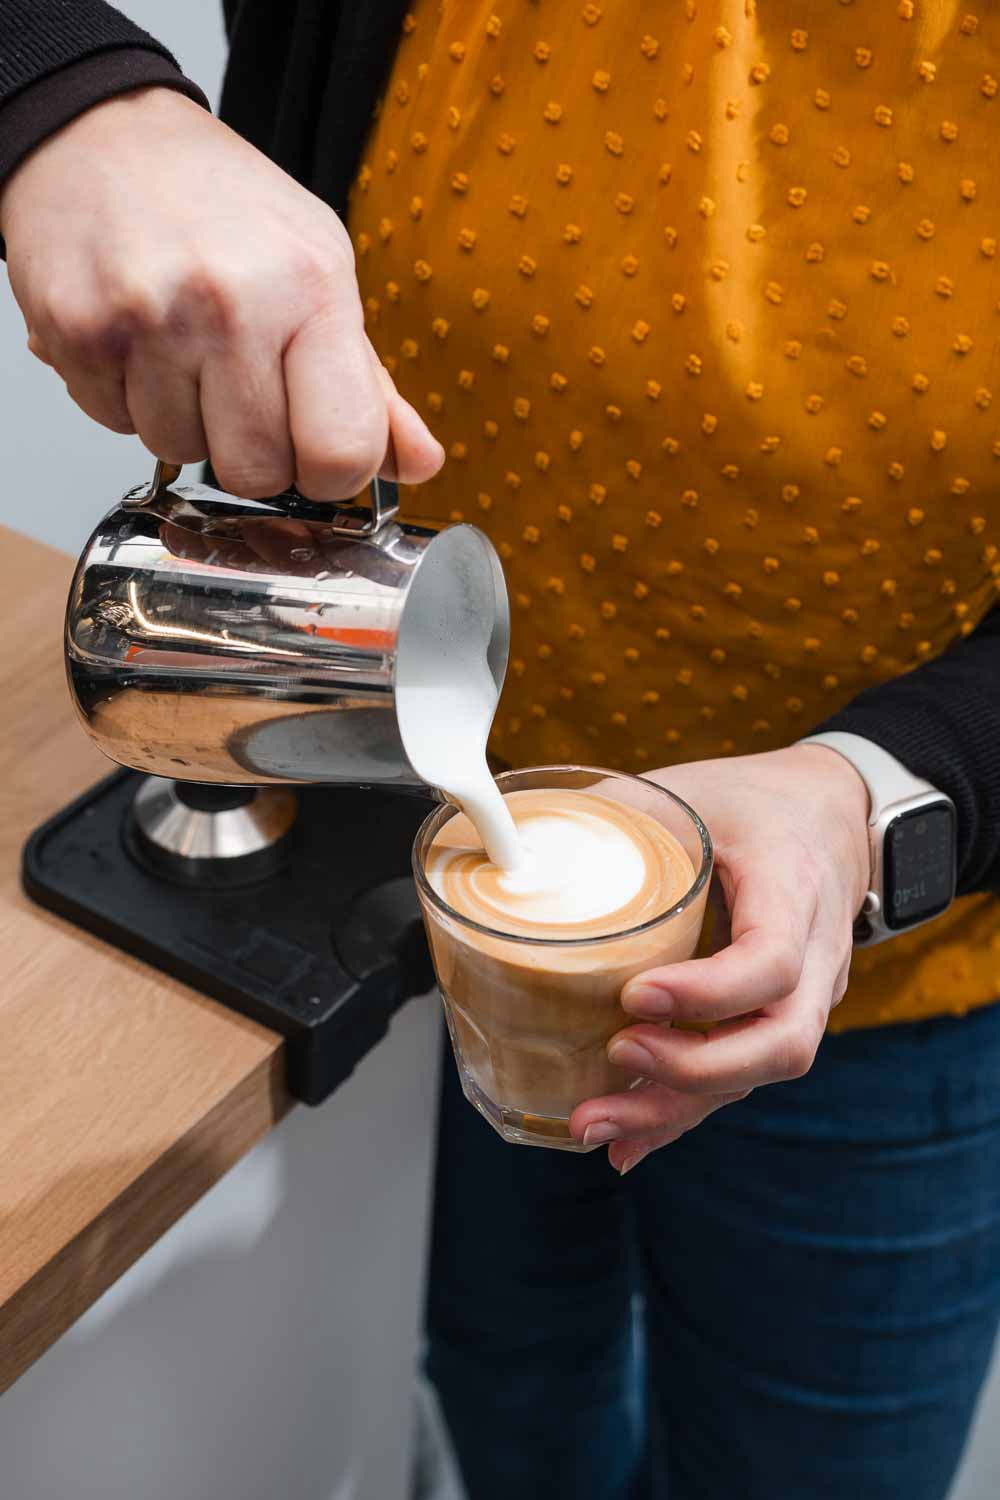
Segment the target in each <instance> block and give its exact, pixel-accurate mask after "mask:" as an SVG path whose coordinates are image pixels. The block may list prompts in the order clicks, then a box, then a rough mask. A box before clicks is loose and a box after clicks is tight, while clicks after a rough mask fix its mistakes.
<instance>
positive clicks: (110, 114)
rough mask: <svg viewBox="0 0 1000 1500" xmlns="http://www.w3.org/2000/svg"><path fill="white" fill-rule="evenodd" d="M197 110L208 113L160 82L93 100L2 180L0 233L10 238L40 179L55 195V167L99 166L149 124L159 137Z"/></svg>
mask: <svg viewBox="0 0 1000 1500" xmlns="http://www.w3.org/2000/svg"><path fill="white" fill-rule="evenodd" d="M192 111H195V112H196V114H197V115H200V116H201V117H202V118H204V117H205V116H206V114H207V111H206V109H205V108H203V106H202V105H200V104H197V103H196V102H195V101H194V99H192V98H190V97H189V96H188V95H186V94H184V93H182V92H180V91H179V90H178V89H174V88H171V87H169V86H168V85H166V84H159V83H157V84H150V85H147V86H142V87H138V88H131V89H128V90H127V91H126V92H124V93H116V94H112V95H111V96H110V97H108V98H104V99H99V100H97V101H96V102H95V103H93V104H89V105H88V106H87V107H86V108H84V109H82V110H80V112H79V113H76V114H74V115H73V116H72V118H70V119H69V120H67V121H66V122H65V123H64V124H62V125H59V126H58V127H57V128H56V129H54V130H52V131H51V132H50V133H49V134H48V135H46V136H45V137H44V139H42V140H40V141H38V143H37V144H36V145H35V146H34V147H33V148H32V149H31V150H29V151H28V153H27V155H26V156H24V157H23V158H22V159H21V160H20V161H19V162H18V164H17V165H16V166H15V167H14V169H13V171H11V172H10V174H9V175H8V176H7V177H6V178H4V179H3V180H0V235H2V236H4V237H5V238H9V237H10V234H11V231H12V226H13V224H14V220H15V218H16V217H17V216H18V215H19V214H20V213H21V211H22V207H23V205H26V204H29V203H30V200H31V197H32V193H33V191H34V190H35V185H36V183H38V182H39V181H41V182H42V183H43V186H42V187H41V189H40V196H42V197H44V198H46V199H48V198H51V196H52V188H53V183H52V181H51V180H50V179H49V178H48V176H47V173H48V171H49V169H50V168H51V169H52V170H53V171H54V172H60V171H62V172H71V173H73V174H76V173H77V172H79V171H86V170H87V168H88V166H90V167H91V168H96V169H98V170H100V169H101V168H102V167H103V166H104V165H105V163H106V161H107V160H108V159H109V157H110V158H113V156H114V155H115V154H116V152H117V151H120V150H121V149H122V148H123V146H124V145H125V144H126V143H127V145H128V146H129V148H131V147H132V146H133V145H134V143H135V141H136V139H137V138H140V139H141V135H142V131H143V127H144V122H148V125H149V130H150V132H151V133H155V138H156V139H157V140H158V141H159V140H162V138H163V134H164V132H165V130H168V129H169V128H170V125H171V123H172V122H176V121H180V122H189V121H190V120H191V119H192V114H191V112H192ZM208 118H209V119H211V118H212V117H211V115H208Z"/></svg>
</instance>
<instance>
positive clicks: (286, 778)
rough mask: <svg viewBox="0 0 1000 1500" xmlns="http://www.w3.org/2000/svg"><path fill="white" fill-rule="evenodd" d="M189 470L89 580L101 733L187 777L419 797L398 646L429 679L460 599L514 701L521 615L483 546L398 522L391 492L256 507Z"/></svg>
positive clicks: (76, 684)
mask: <svg viewBox="0 0 1000 1500" xmlns="http://www.w3.org/2000/svg"><path fill="white" fill-rule="evenodd" d="M179 473H180V471H179V470H178V469H176V468H174V467H172V466H169V465H166V464H162V463H161V464H158V465H157V468H156V474H155V476H154V480H153V483H152V484H151V485H149V486H141V487H139V489H137V490H133V491H130V492H129V493H128V494H127V495H126V496H125V498H124V499H123V500H122V501H121V502H120V504H118V505H117V506H116V507H115V508H114V510H112V511H111V512H110V513H109V514H108V515H107V516H106V517H105V518H104V520H103V521H102V522H101V523H100V525H99V526H98V527H97V529H96V531H95V532H94V534H93V536H92V537H91V539H90V541H89V543H88V544H87V547H86V549H85V550H84V553H83V556H82V557H81V559H80V562H79V564H78V566H77V569H76V573H75V575H74V578H73V584H72V588H71V591H70V597H69V605H68V609H67V616H66V658H67V666H68V673H69V683H70V691H71V693H72V695H73V700H74V703H75V705H76V708H77V710H78V712H79V715H80V718H81V719H82V721H83V725H84V728H85V729H86V730H87V733H88V734H89V735H90V736H91V738H92V739H93V740H94V741H95V742H96V744H97V745H98V746H99V747H100V749H101V750H103V751H104V753H105V754H106V755H108V756H110V757H111V759H112V760H115V761H118V762H119V763H120V764H122V765H124V766H131V767H133V768H134V769H136V770H139V771H146V772H151V773H154V774H155V775H158V776H167V777H171V778H173V779H174V780H180V781H185V780H186V781H197V782H222V783H228V784H235V785H242V786H247V785H256V784H261V783H264V784H273V783H295V782H351V783H354V784H357V785H387V786H401V787H402V786H415V785H418V784H419V777H418V776H417V774H416V772H415V770H414V769H413V767H412V765H411V764H410V762H409V760H408V759H407V755H406V751H405V749H404V745H403V741H402V738H401V735H400V730H399V725H398V722H397V717H396V713H395V694H396V688H397V672H398V664H399V659H400V646H401V643H405V642H410V643H411V644H410V645H409V648H408V649H409V653H410V655H409V660H410V661H411V662H415V663H416V665H417V667H418V668H419V669H421V670H423V669H426V670H427V671H433V670H434V665H433V662H431V661H428V660H426V658H428V657H429V656H430V655H431V654H433V652H434V650H435V640H437V639H439V638H440V637H441V632H442V631H443V630H446V629H447V621H448V611H447V604H448V601H449V597H451V596H453V594H454V591H456V590H458V591H461V595H462V600H463V607H468V606H469V604H470V601H471V603H472V606H473V607H474V609H475V611H476V616H477V618H479V619H483V620H485V622H486V624H485V629H486V642H487V645H486V651H487V660H488V665H489V671H490V674H491V675H492V678H493V680H494V682H495V683H496V685H497V689H498V690H499V688H500V686H501V684H502V681H503V676H504V672H505V670H506V664H507V652H508V645H509V635H510V620H509V607H508V601H507V590H506V586H505V584H504V579H503V572H502V569H501V567H500V561H499V558H498V557H497V555H496V552H495V551H494V549H493V547H492V545H491V544H490V542H489V541H488V540H487V538H486V537H485V536H484V535H483V534H482V533H481V532H480V531H478V530H477V529H476V528H475V527H473V526H464V525H456V526H448V527H445V528H444V529H443V530H440V531H434V530H429V529H426V528H423V527H417V526H411V525H404V524H402V523H400V522H399V521H398V520H397V519H396V515H397V510H398V500H397V496H396V487H395V485H392V484H389V483H386V482H385V481H380V480H375V481H373V483H372V486H371V490H372V505H371V508H370V509H368V508H360V507H358V506H356V505H353V504H352V505H349V506H343V505H339V504H338V505H319V504H313V503H311V502H308V501H303V500H301V499H299V498H298V497H296V496H291V495H285V496H280V497H278V498H277V499H275V500H273V501H266V502H258V501H252V500H241V499H238V498H236V497H234V496H232V495H227V494H225V493H223V492H222V491H220V490H217V489H212V488H210V487H209V486H207V485H203V484H190V483H181V482H179ZM414 643H415V644H414ZM411 670H412V668H411Z"/></svg>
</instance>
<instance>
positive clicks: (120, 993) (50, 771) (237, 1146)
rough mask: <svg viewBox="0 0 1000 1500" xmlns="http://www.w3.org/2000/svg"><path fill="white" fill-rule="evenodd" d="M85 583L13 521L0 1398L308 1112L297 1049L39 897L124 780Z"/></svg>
mask: <svg viewBox="0 0 1000 1500" xmlns="http://www.w3.org/2000/svg"><path fill="white" fill-rule="evenodd" d="M70 572H71V562H70V559H69V558H68V557H66V556H65V555H64V554H63V553H60V552H56V551H53V550H52V549H51V548H49V547H44V546H41V545H40V544H39V543H37V542H31V541H28V540H27V539H25V538H24V537H21V536H18V535H16V534H15V533H14V532H11V531H8V530H6V529H5V528H3V527H0V601H2V603H0V609H2V613H0V621H2V629H3V639H4V641H5V643H6V647H7V650H6V652H5V656H4V659H3V660H2V661H0V704H2V709H0V954H2V978H0V1392H2V1391H4V1390H5V1389H6V1388H7V1387H8V1386H9V1385H10V1384H11V1383H12V1382H13V1381H14V1380H16V1379H17V1377H18V1376H19V1375H21V1374H22V1373H23V1372H24V1370H26V1369H27V1367H28V1366H29V1365H30V1364H31V1363H32V1362H33V1361H34V1360H35V1359H37V1358H38V1356H39V1355H40V1354H42V1353H43V1352H44V1350H45V1349H47V1348H48V1347H49V1345H50V1344H51V1343H53V1342H54V1340H55V1339H57V1338H58V1337H59V1336H60V1334H62V1333H63V1332H65V1330H66V1329H67V1328H68V1327H69V1326H70V1324H71V1323H73V1322H74V1321H75V1319H76V1318H78V1317H79V1316H80V1314H81V1313H82V1312H83V1311H84V1310H85V1309H86V1308H88V1307H89V1306H90V1305H91V1303H92V1302H94V1301H95V1300H96V1299H97V1298H98V1297H99V1296H100V1295H101V1293H102V1292H103V1291H105V1289H106V1288H107V1287H109V1286H110V1285H111V1283H112V1282H114V1281H115V1280H117V1278H118V1277H119V1276H121V1274H122V1273H123V1272H124V1271H126V1270H127V1269H128V1267H129V1266H130V1265H132V1264H133V1262H134V1261H136V1260H137V1259H138V1258H139V1256H140V1255H142V1254H143V1253H144V1252H145V1251H146V1250H147V1249H148V1248H149V1246H150V1245H152V1244H153V1242H154V1241H155V1240H157V1239H158V1238H159V1236H160V1235H161V1234H162V1233H163V1232H164V1230H166V1229H168V1228H169V1227H170V1225H171V1224H173V1223H174V1222H175V1220H177V1219H178V1218H180V1216H181V1215H182V1214H183V1213H184V1212H185V1211H186V1210H187V1209H188V1208H189V1207H190V1206H191V1204H192V1203H194V1202H195V1201H196V1200H197V1199H198V1198H200V1197H201V1195H202V1193H204V1192H205V1191H206V1190H207V1189H208V1188H210V1187H211V1186H212V1184H213V1183H214V1182H216V1181H217V1180H218V1179H219V1178H220V1177H221V1176H222V1175H223V1173H225V1172H226V1171H227V1170H228V1169H229V1168H230V1167H231V1166H232V1165H233V1164H234V1162H236V1161H237V1160H238V1159H239V1158H240V1157H241V1156H242V1155H243V1154H244V1153H245V1152H246V1151H247V1150H248V1149H249V1147H250V1146H252V1145H253V1144H254V1142H255V1141H257V1140H258V1139H259V1138H260V1137H261V1136H263V1135H264V1134H266V1132H267V1131H268V1130H269V1129H270V1127H271V1126H272V1125H273V1124H275V1122H276V1121H277V1120H279V1119H280V1118H281V1116H282V1115H283V1114H284V1113H285V1112H286V1111H287V1109H288V1108H289V1105H290V1100H289V1098H288V1095H287V1093H286V1091H285V1086H284V1050H283V1047H282V1043H281V1039H280V1037H278V1036H277V1035H275V1034H274V1033H273V1032H270V1031H267V1030H265V1029H264V1028H263V1027H261V1026H257V1025H255V1024H254V1023H253V1022H252V1021H248V1020H245V1019H243V1018H242V1017H241V1016H237V1015H236V1014H235V1013H234V1012H231V1011H227V1010H225V1009H224V1008H223V1007H222V1006H219V1005H216V1004H214V1003H213V1002H212V1001H210V1000H206V999H204V998H203V997H201V996H199V995H197V994H195V993H194V992H193V991H191V990H189V989H186V988H185V987H184V986H183V985H181V984H178V983H176V982H175V981H173V980H171V979H168V978H166V977H164V976H163V975H161V974H158V973H157V972H156V971H155V970H153V969H150V968H147V967H146V966H145V965H144V964H141V963H140V962H139V961H138V960H136V959H132V958H129V957H127V956H126V955H125V954H122V953H118V952H117V951H115V950H114V949H112V948H110V947H107V946H106V945H105V944H103V943H101V942H99V941H97V939H95V938H92V937H90V936H88V935H87V934H85V933H83V932H81V931H80V930H78V929H77V928H75V927H72V926H70V925H69V924H68V923H65V922H63V921H61V920H60V919H59V918H57V917H54V916H52V915H50V914H49V913H47V912H44V911H42V910H41V909H40V908H39V907H36V906H34V905H33V904H32V903H31V902H30V901H29V900H28V898H27V897H26V896H25V895H24V893H23V891H22V890H21V886H20V875H19V869H20V854H21V846H22V844H23V843H24V840H25V839H26V837H27V836H28V834H29V833H30V832H31V830H32V829H33V828H34V827H35V826H36V825H37V824H38V823H40V822H42V821H43V820H44V819H45V818H46V817H48V816H49V814H50V813H53V812H55V811H56V810H57V809H58V808H60V807H62V806H63V805H64V804H65V803H67V802H69V801H70V800H71V799H72V798H73V797H75V796H76V795H77V794H78V793H79V792H81V791H82V790H83V789H84V788H85V787H87V786H88V785H89V784H90V783H92V782H94V781H97V780H99V779H100V778H101V777H102V776H104V775H106V774H107V773H108V771H109V769H110V765H109V762H108V761H106V760H105V759H104V757H103V756H102V755H100V754H99V752H98V751H97V750H95V749H94V748H93V747H92V746H91V744H90V743H89V741H88V740H87V738H86V736H85V735H84V733H83V731H82V730H81V729H80V728H79V726H78V725H77V723H76V720H75V718H74V715H73V711H72V708H71V706H70V702H69V695H68V693H67V690H66V683H65V678H64V672H63V658H62V622H63V609H64V604H65V599H66V592H67V589H68V586H69V579H70Z"/></svg>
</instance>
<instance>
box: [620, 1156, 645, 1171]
mask: <svg viewBox="0 0 1000 1500" xmlns="http://www.w3.org/2000/svg"><path fill="white" fill-rule="evenodd" d="M645 1155H646V1152H645V1151H633V1152H632V1155H631V1156H626V1158H625V1160H624V1161H623V1162H622V1164H621V1166H620V1167H619V1168H618V1175H619V1176H620V1177H624V1176H625V1173H626V1172H631V1170H632V1168H633V1167H637V1166H638V1165H639V1163H640V1162H641V1161H642V1159H643V1157H644V1156H645Z"/></svg>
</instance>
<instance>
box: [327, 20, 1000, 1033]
mask: <svg viewBox="0 0 1000 1500" xmlns="http://www.w3.org/2000/svg"><path fill="white" fill-rule="evenodd" d="M967 5H968V0H964V3H954V0H846V3H845V0H792V3H786V4H782V5H780V6H778V5H773V4H769V3H760V4H757V5H755V4H754V3H753V0H687V3H678V4H677V5H671V6H666V7H665V6H663V5H662V4H658V3H653V0H637V3H634V4H631V5H628V6H615V5H611V4H605V5H601V4H596V3H595V4H580V3H578V0H564V3H556V0H546V3H531V0H446V3H444V4H441V3H439V0H422V3H417V4H416V5H414V7H413V8H412V10H411V12H410V13H409V14H408V15H407V17H406V19H405V21H404V24H403V34H402V37H401V40H400V45H399V49H398V53H397V57H396V62H395V65H394V70H393V73H392V76H391V78H390V81H389V84H388V87H387V89H386V92H385V96H384V99H383V101H382V106H381V109H380V113H379V117H378V119H377V121H376V124H375V126H374V129H373V131H372V134H371V137H370V139H369V142H368V146H367V149H366V152H365V159H364V162H363V165H362V168H361V170H360V173H359V176H358V179H357V182H356V185H355V188H354V191H353V194H352V206H351V217H350V225H351V231H352V236H353V239H354V244H355V248H356V251H357V256H358V268H359V276H360V283H361V288H362V295H363V298H364V303H365V309H366V317H367V325H368V330H369V334H370V337H371V339H372V341H373V343H374V345H375V347H376V349H377V350H378V352H379V354H380V355H381V357H382V358H383V360H384V361H385V363H386V365H387V366H388V367H389V368H390V370H391V371H392V372H393V375H394V377H395V379H396V381H397V383H398V385H399V387H400V389H401V390H402V392H403V394H404V395H406V396H407V397H408V398H409V399H410V400H411V401H412V402H413V403H414V405H415V406H416V407H417V408H418V409H419V410H420V411H421V412H422V414H423V415H424V416H425V418H426V419H427V421H428V423H429V425H430V427H431V428H432V429H433V431H434V432H435V433H436V434H437V435H438V436H439V437H440V439H441V440H442V442H443V443H444V445H445V447H446V449H447V452H448V462H447V464H446V466H445V468H444V469H443V470H442V472H441V474H440V475H439V476H437V477H436V478H435V479H434V480H432V481H431V482H430V483H429V484H427V485H424V486H421V487H420V489H419V491H416V490H415V491H412V492H410V493H409V494H408V495H407V497H406V499H407V503H408V506H409V510H410V514H411V515H413V516H415V517H416V516H423V517H429V518H434V519H439V520H440V519H449V518H451V519H460V518H461V519H465V520H468V521H473V522H475V523H476V524H478V525H480V526H481V527H483V529H484V530H486V531H487V532H488V533H489V534H490V536H491V537H492V538H493V539H494V541H495V542H496V544H497V546H498V548H499V550H500V553H501V555H502V557H503V560H504V566H505V570H506V574H507V579H508V583H509V585H510V591H511V597H512V603H513V613H514V635H513V648H512V659H511V669H510V674H509V679H508V684H507V687H506V689H505V693H504V697H503V701H502V707H501V713H500V715H499V718H498V722H497V725H496V734H495V740H494V744H495V748H496V750H497V752H498V753H499V754H500V755H501V756H502V757H503V758H504V759H506V760H509V761H511V762H512V763H514V764H529V763H532V762H540V761H566V760H584V761H587V762H591V763H603V764H607V765H610V766H614V767H622V768H626V769H631V770H634V771H640V772H641V771H643V770H647V769H651V768H653V767H655V766H661V765H664V764H669V763H671V762H676V761H681V760H692V759H700V758H703V757H708V756H717V755H727V754H745V753H748V752H751V751H755V750H765V749H770V748H774V747H776V746H779V745H782V744H787V743H788V742H790V741H792V740H794V739H796V738H797V737H798V736H799V735H800V734H802V733H804V732H806V731H807V730H808V728H809V727H810V726H811V725H812V724H815V723H817V722H819V721H821V720H823V719H824V718H826V717H827V716H828V715H829V714H830V713H832V712H833V711H834V710H836V709H837V708H838V707H840V706H841V705H842V704H844V703H846V702H847V701H848V700H849V699H850V698H852V697H853V696H854V695H855V694H856V693H857V692H858V691H859V690H860V689H862V688H863V687H865V686H869V685H871V684H873V683H877V682H880V681H884V680H886V679H888V678H891V677H895V676H897V675H898V674H900V673H901V672H904V671H906V670H907V669H908V668H909V667H911V666H913V665H915V664H916V663H918V662H920V661H922V660H924V659H926V658H927V657H929V656H932V655H937V654H939V653H940V652H941V651H942V650H943V649H944V648H945V647H946V646H947V645H948V644H949V643H950V642H951V641H953V640H954V639H955V638H956V637H958V636H960V635H961V634H963V633H968V632H969V631H971V630H972V629H973V627H974V625H975V624H976V622H977V621H978V620H979V619H980V618H981V617H982V616H983V614H984V613H985V612H986V611H987V610H988V609H989V608H990V606H991V605H992V603H993V602H994V600H995V598H996V591H997V579H998V577H1000V552H998V545H1000V503H998V500H997V488H998V483H1000V369H998V359H997V332H998V330H1000V277H998V270H997V265H998V262H997V255H998V245H1000V200H998V195H997V192H996V181H997V177H996V166H995V154H996V149H997V147H996V143H997V141H998V139H1000V115H998V113H997V111H998V110H1000V99H998V98H997V94H998V92H1000V81H998V80H1000V10H998V9H997V8H996V7H994V6H992V5H985V4H979V5H978V8H977V10H976V11H975V12H973V11H971V10H969V9H968V8H967ZM998 993H1000V935H998V932H997V917H996V910H995V906H994V904H993V903H992V902H991V901H990V900H989V899H988V898H986V897H973V898H968V899H966V900H965V901H963V902H960V903H958V904H957V906H956V907H955V908H954V909H953V910H952V912H951V913H949V914H947V915H946V916H945V917H944V918H942V919H940V920H939V921H938V922H937V923H936V924H933V925H932V926H931V927H929V928H924V929H921V930H919V931H917V932H914V933H912V934H910V935H908V936H907V937H906V938H902V939H897V940H896V941H895V942H894V943H893V944H890V945H886V946H884V947H883V948H882V949H880V950H876V951H875V952H873V953H872V954H866V955H859V956H858V958H857V960H856V963H855V969H854V976H853V979H852V985H851V990H850V992H849V995H848V997H847V1000H846V1001H845V1002H844V1004H843V1006H842V1007H841V1008H840V1010H839V1011H838V1012H836V1013H835V1018H834V1025H835V1026H838V1027H840V1026H844V1025H850V1024H875V1023H878V1022H884V1021H888V1020H893V1019H900V1018H903V1017H909V1016H914V1015H921V1014H929V1013H933V1012H935V1011H939V1010H942V1009H959V1010H960V1009H965V1008H967V1007H968V1006H970V1005H976V1004H980V1003H984V1002H986V1001H988V1000H992V999H994V998H995V997H996V995H997V994H998Z"/></svg>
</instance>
